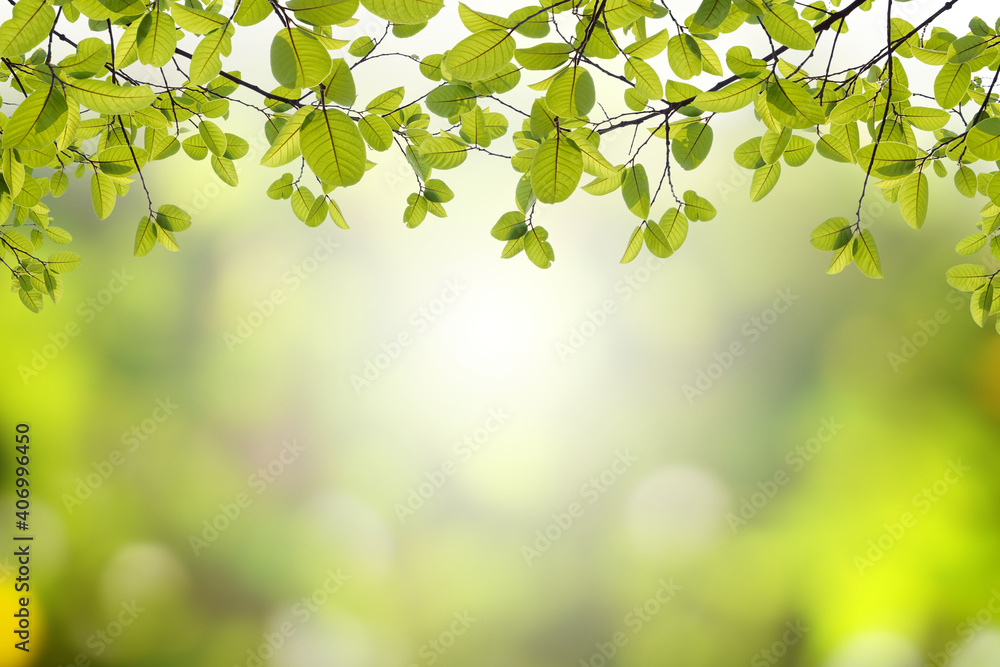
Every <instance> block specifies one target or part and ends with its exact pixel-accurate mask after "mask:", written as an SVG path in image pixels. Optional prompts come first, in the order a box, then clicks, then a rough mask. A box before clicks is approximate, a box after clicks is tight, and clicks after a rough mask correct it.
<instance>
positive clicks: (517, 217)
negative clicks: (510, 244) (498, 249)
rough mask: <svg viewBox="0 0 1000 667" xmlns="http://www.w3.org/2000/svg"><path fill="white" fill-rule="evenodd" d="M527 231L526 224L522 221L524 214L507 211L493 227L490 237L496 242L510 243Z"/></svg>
mask: <svg viewBox="0 0 1000 667" xmlns="http://www.w3.org/2000/svg"><path fill="white" fill-rule="evenodd" d="M527 231H528V224H527V223H526V222H525V221H524V214H523V213H521V212H520V211H508V212H507V213H504V214H503V215H502V216H500V219H499V220H497V223H496V224H495V225H493V229H491V230H490V235H491V236H492V237H493V238H495V239H496V240H497V241H510V240H513V239H517V238H520V237H522V236H524V235H525V233H526V232H527Z"/></svg>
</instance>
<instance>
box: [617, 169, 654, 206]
mask: <svg viewBox="0 0 1000 667" xmlns="http://www.w3.org/2000/svg"><path fill="white" fill-rule="evenodd" d="M622 198H624V199H625V205H626V206H627V207H628V210H630V211H632V213H634V214H635V215H636V217H639V218H641V219H643V220H645V219H646V218H648V217H649V179H648V178H647V177H646V169H645V167H643V166H642V165H641V164H637V165H635V166H634V167H628V168H627V169H626V170H625V172H624V174H623V175H622Z"/></svg>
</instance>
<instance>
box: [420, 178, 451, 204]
mask: <svg viewBox="0 0 1000 667" xmlns="http://www.w3.org/2000/svg"><path fill="white" fill-rule="evenodd" d="M424 196H425V197H427V200H428V201H432V202H437V203H442V204H446V203H448V202H450V201H451V200H452V199H454V198H455V193H454V192H452V191H451V188H449V187H448V185H447V184H446V183H445V182H444V181H442V180H440V179H437V178H431V179H428V180H427V182H426V183H424Z"/></svg>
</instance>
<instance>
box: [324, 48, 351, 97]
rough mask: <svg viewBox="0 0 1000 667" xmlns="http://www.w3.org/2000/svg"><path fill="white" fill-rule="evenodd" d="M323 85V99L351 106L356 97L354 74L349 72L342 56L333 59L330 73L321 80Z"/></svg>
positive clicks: (348, 67) (349, 69)
mask: <svg viewBox="0 0 1000 667" xmlns="http://www.w3.org/2000/svg"><path fill="white" fill-rule="evenodd" d="M323 87H324V88H323V97H324V99H326V100H329V101H331V102H335V103H336V104H341V105H343V106H346V107H349V106H352V105H353V104H354V102H355V100H356V99H357V97H358V92H357V88H356V86H355V83H354V75H353V74H351V68H350V66H348V64H347V61H346V60H344V59H343V58H334V59H333V61H332V65H331V66H330V73H329V74H328V75H327V77H326V79H325V80H324V81H323Z"/></svg>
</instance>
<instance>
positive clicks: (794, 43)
mask: <svg viewBox="0 0 1000 667" xmlns="http://www.w3.org/2000/svg"><path fill="white" fill-rule="evenodd" d="M760 22H761V25H763V26H764V28H765V29H766V30H767V33H768V34H769V35H770V36H771V38H772V39H774V41H776V42H778V43H779V44H782V45H784V46H787V47H788V48H790V49H795V50H797V51H809V50H810V49H812V48H813V47H815V46H816V33H815V32H813V28H812V26H811V25H809V23H808V22H807V21H804V20H802V19H801V18H799V14H798V12H796V11H795V8H794V7H793V6H791V5H779V4H771V5H769V6H768V7H767V11H766V12H765V13H764V15H763V16H761V18H760Z"/></svg>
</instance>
